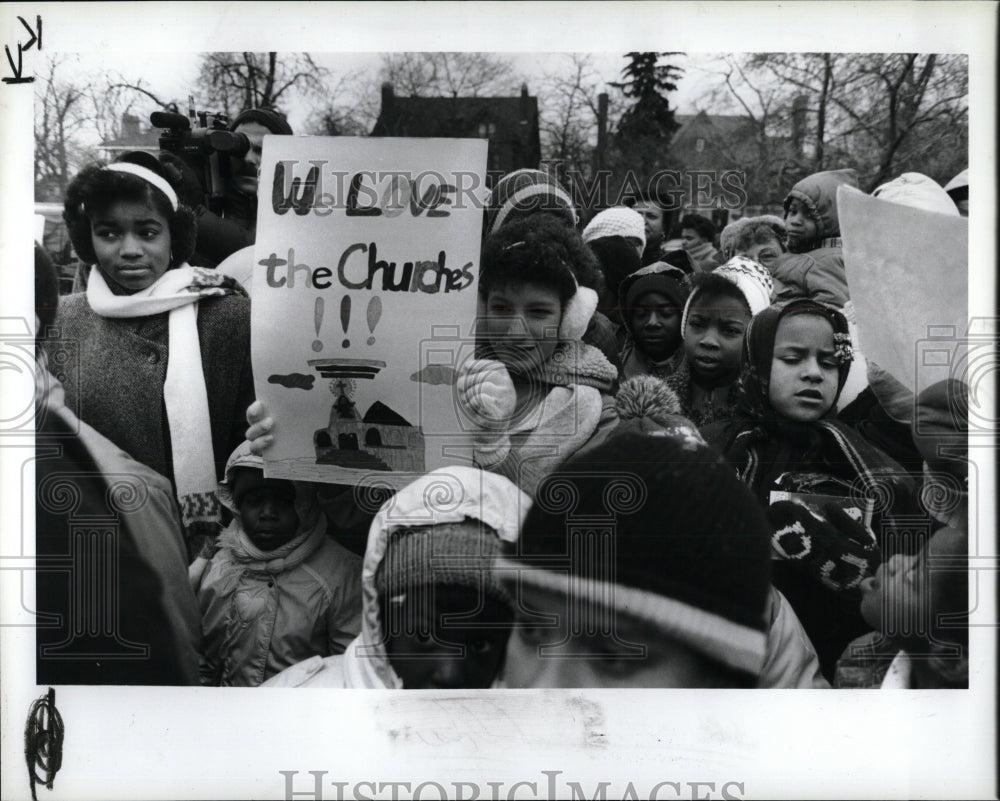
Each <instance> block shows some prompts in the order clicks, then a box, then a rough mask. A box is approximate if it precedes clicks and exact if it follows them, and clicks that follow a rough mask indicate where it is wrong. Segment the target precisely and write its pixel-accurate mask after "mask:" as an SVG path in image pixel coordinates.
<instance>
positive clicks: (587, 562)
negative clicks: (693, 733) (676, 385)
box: [497, 431, 770, 676]
mask: <svg viewBox="0 0 1000 801" xmlns="http://www.w3.org/2000/svg"><path fill="white" fill-rule="evenodd" d="M519 546H520V547H519V548H518V549H517V550H516V553H515V552H513V551H509V552H508V555H507V556H505V557H504V558H503V559H500V560H498V562H497V569H498V570H499V571H501V572H502V573H503V574H504V580H505V581H508V582H520V583H522V584H528V585H532V586H535V587H538V588H542V589H548V590H553V591H559V592H562V593H563V594H565V595H567V596H569V601H570V603H569V605H568V608H569V609H570V610H571V614H572V613H573V611H572V610H581V609H582V612H581V614H584V615H589V616H591V617H592V616H593V615H594V613H595V612H594V610H595V607H596V608H597V609H601V610H606V611H611V612H613V613H614V614H621V615H627V616H628V617H630V618H633V619H637V620H639V621H642V622H643V623H645V624H647V625H650V626H652V627H655V628H656V629H657V630H659V631H660V632H662V633H663V635H664V636H665V637H667V638H671V639H673V640H676V641H678V642H680V643H683V644H684V645H686V646H687V647H689V648H691V649H693V650H695V651H697V652H698V653H700V654H703V655H704V656H707V657H708V658H710V659H711V660H713V661H715V662H718V663H721V664H723V665H726V666H728V667H730V668H733V669H736V670H738V671H742V672H744V673H747V674H749V675H752V676H756V675H759V673H760V670H761V667H762V665H763V663H764V651H765V645H766V639H767V637H766V629H767V626H766V624H765V615H764V612H765V605H766V601H767V597H768V593H769V591H770V529H769V527H768V523H767V520H766V519H765V517H764V513H763V511H762V510H761V508H760V506H759V504H758V503H757V500H756V499H755V498H754V496H753V493H752V492H751V491H750V489H749V488H748V487H747V486H746V485H744V484H743V483H742V482H741V481H740V480H739V478H738V476H737V475H736V472H735V471H734V470H733V468H732V467H731V466H730V465H729V464H728V463H727V462H726V461H725V460H724V459H723V458H722V457H720V456H719V455H717V454H716V453H715V452H714V451H712V450H711V449H710V448H708V447H707V446H705V445H704V444H702V443H700V442H697V441H696V440H695V439H694V438H691V437H673V436H649V435H647V434H640V433H637V432H634V431H629V432H626V433H621V434H618V435H612V436H611V437H610V438H609V439H608V440H606V441H605V442H604V443H602V444H601V445H598V446H597V447H595V448H593V449H591V450H589V451H588V452H586V453H584V454H581V455H578V456H576V457H574V458H572V459H570V460H569V461H568V462H566V463H565V464H564V465H563V466H562V467H561V468H559V469H557V470H556V471H555V472H553V473H552V474H550V475H549V476H548V477H547V478H546V479H544V480H543V481H542V482H541V483H540V485H539V488H538V492H537V494H536V496H535V505H534V506H532V508H531V509H530V510H529V512H528V516H527V519H526V520H525V523H524V526H523V527H522V529H521V538H520V541H519ZM584 602H586V603H587V605H588V606H584ZM588 607H589V608H588ZM571 626H572V622H571Z"/></svg>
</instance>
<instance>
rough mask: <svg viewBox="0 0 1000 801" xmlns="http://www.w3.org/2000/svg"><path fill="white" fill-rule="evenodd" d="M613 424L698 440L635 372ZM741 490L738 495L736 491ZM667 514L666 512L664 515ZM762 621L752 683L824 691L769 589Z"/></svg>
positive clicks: (815, 665) (670, 399)
mask: <svg viewBox="0 0 1000 801" xmlns="http://www.w3.org/2000/svg"><path fill="white" fill-rule="evenodd" d="M615 404H616V406H617V409H618V417H619V420H620V422H619V424H618V428H617V429H615V433H614V435H613V436H614V437H618V436H621V435H623V434H625V433H626V432H636V433H640V434H645V435H647V436H650V437H663V436H670V437H675V438H680V439H681V440H685V441H687V442H688V443H689V444H693V443H701V444H704V440H703V439H702V437H701V435H700V434H699V433H698V429H697V428H695V427H694V424H693V423H692V422H691V421H690V420H688V419H687V418H685V417H683V416H681V414H680V403H679V401H678V400H677V396H676V395H675V394H674V393H673V391H672V390H671V389H670V388H669V387H668V386H667V385H666V383H665V382H663V381H661V380H659V379H657V378H654V377H652V376H648V375H646V376H639V377H636V378H630V379H628V380H626V381H623V382H622V385H621V388H620V389H619V390H618V395H617V396H615ZM740 494H743V493H740ZM667 516H668V517H669V516H670V515H669V513H668V514H667ZM765 619H766V620H767V624H768V625H767V645H766V647H765V651H764V665H763V667H762V668H761V673H760V678H759V680H758V683H757V686H758V687H762V688H769V689H780V688H784V689H789V688H812V689H826V688H828V687H829V686H830V685H829V684H828V683H827V681H826V679H824V678H823V675H822V674H821V673H820V668H819V660H818V659H817V657H816V652H815V650H814V649H813V646H812V643H811V642H810V641H809V638H808V637H807V636H806V633H805V631H804V630H803V629H802V624H801V623H800V622H799V619H798V617H796V615H795V612H794V611H793V610H792V607H791V605H790V604H789V603H788V601H787V600H786V599H785V597H784V596H783V595H782V594H781V593H780V592H778V590H776V589H775V588H774V587H771V589H770V592H769V593H768V598H767V605H766V612H765Z"/></svg>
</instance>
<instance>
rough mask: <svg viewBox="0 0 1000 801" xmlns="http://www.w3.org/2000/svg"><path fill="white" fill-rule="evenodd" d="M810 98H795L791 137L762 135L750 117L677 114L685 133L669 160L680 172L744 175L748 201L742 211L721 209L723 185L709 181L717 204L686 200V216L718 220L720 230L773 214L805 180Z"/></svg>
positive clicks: (673, 143) (676, 139)
mask: <svg viewBox="0 0 1000 801" xmlns="http://www.w3.org/2000/svg"><path fill="white" fill-rule="evenodd" d="M805 107H806V98H805V97H799V98H796V99H795V101H794V102H793V104H792V108H791V114H790V134H789V135H771V134H766V135H764V136H763V138H762V135H761V131H760V128H759V125H758V124H757V123H755V122H754V121H753V120H751V119H750V118H749V117H747V116H746V115H739V114H709V113H707V112H705V111H700V112H698V113H697V114H677V115H675V117H674V119H676V120H677V122H678V123H680V126H681V127H680V129H678V131H677V132H676V133H675V134H674V137H673V139H671V141H670V158H671V161H672V162H674V163H675V164H676V165H677V166H676V169H681V170H685V171H687V172H689V173H690V172H698V171H705V172H706V173H707V172H711V173H713V174H718V173H721V172H723V171H726V170H736V171H740V172H743V173H745V175H746V183H745V185H744V188H745V190H746V201H745V204H744V206H743V207H742V208H741V209H736V210H728V211H729V212H730V213H724V212H726V211H727V210H726V209H720V208H719V207H718V198H719V196H720V187H719V185H718V183H717V181H714V180H710V179H709V178H705V179H702V180H705V181H709V182H710V183H711V188H710V190H709V192H708V194H709V196H710V197H711V198H713V199H714V200H715V205H705V204H699V203H696V202H695V201H696V200H697V199H696V198H694V197H691V196H689V197H688V198H686V203H685V212H688V211H690V212H695V213H698V214H703V215H704V216H706V217H713V218H714V219H715V221H716V223H717V226H718V225H719V224H720V223H721V225H725V224H726V221H727V220H729V219H735V218H738V217H740V216H743V215H744V214H746V215H753V214H761V213H768V212H774V211H775V210H776V209H780V206H781V201H782V199H783V198H784V195H785V193H786V192H787V191H788V189H790V188H791V186H792V185H793V184H794V183H795V182H796V181H798V180H799V179H800V178H802V177H804V176H805V174H806V170H805V158H804V155H805V154H804V152H803V150H804V143H803V139H804V134H805V114H806V108H805Z"/></svg>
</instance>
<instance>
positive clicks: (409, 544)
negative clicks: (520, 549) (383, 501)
mask: <svg viewBox="0 0 1000 801" xmlns="http://www.w3.org/2000/svg"><path fill="white" fill-rule="evenodd" d="M500 552H501V540H500V538H499V537H498V536H497V533H496V532H495V531H494V530H493V529H492V528H490V527H489V526H487V525H486V524H485V523H482V522H481V521H479V520H472V519H466V520H465V521H464V522H454V523H438V524H436V525H433V526H420V527H413V528H397V529H394V530H393V531H391V532H390V533H389V544H388V547H387V548H386V551H385V556H384V557H383V558H382V562H381V563H380V564H379V567H378V571H377V573H376V574H375V585H376V587H377V588H378V591H379V594H380V595H381V596H382V597H383V598H384V597H389V598H391V597H394V596H396V595H399V594H402V593H405V592H407V591H413V590H416V589H418V588H422V587H430V586H431V585H452V586H454V585H458V586H462V587H469V588H470V589H473V590H477V591H479V590H480V589H482V591H483V592H485V593H486V594H487V595H490V596H493V597H494V598H497V599H498V600H500V601H503V602H504V603H506V604H508V605H509V604H511V599H510V596H509V595H508V594H507V591H506V589H505V588H504V587H503V585H501V584H500V582H499V581H498V579H497V577H496V575H495V573H494V571H493V560H494V559H495V558H496V557H497V556H499V555H500Z"/></svg>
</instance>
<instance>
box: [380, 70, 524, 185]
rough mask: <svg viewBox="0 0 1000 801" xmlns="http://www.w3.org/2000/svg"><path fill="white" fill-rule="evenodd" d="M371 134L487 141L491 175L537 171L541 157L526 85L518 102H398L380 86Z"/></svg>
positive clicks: (471, 99)
mask: <svg viewBox="0 0 1000 801" xmlns="http://www.w3.org/2000/svg"><path fill="white" fill-rule="evenodd" d="M371 135H372V136H415V137H443V138H461V139H476V138H479V139H488V140H489V150H488V156H487V167H486V169H487V170H488V172H490V173H508V172H512V171H513V170H519V169H522V168H525V167H530V168H533V169H537V167H538V162H539V160H540V159H541V155H542V147H541V140H540V137H539V129H538V98H537V97H532V96H530V95H529V94H528V87H527V86H525V85H522V86H521V95H520V96H519V97H397V96H396V95H395V93H394V92H393V89H392V84H389V83H385V84H382V108H381V111H380V112H379V116H378V120H377V121H376V123H375V127H374V128H372V133H371ZM488 181H489V179H488ZM490 183H491V182H490Z"/></svg>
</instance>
